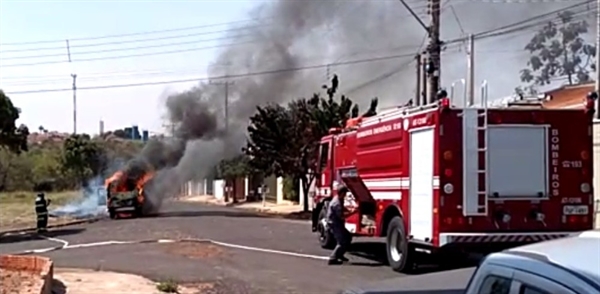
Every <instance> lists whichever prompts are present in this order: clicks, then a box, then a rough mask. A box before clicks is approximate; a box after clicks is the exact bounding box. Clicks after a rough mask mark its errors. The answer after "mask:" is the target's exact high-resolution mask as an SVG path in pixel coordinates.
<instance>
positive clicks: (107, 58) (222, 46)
mask: <svg viewBox="0 0 600 294" xmlns="http://www.w3.org/2000/svg"><path fill="white" fill-rule="evenodd" d="M255 42H256V41H248V42H241V43H232V44H220V45H214V46H208V47H200V48H190V49H180V50H170V51H160V52H149V53H140V54H128V55H118V56H105V57H95V58H86V59H79V60H73V62H84V61H98V60H111V59H122V58H131V57H143V56H154V55H166V54H175V53H185V52H193V51H201V50H208V49H217V48H224V47H231V46H239V45H245V44H250V43H255ZM68 62H69V61H68V60H61V61H46V62H34V63H16V64H4V65H2V67H4V68H5V67H25V66H35V65H44V64H59V63H68Z"/></svg>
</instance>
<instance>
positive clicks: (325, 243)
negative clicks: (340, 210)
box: [317, 205, 336, 249]
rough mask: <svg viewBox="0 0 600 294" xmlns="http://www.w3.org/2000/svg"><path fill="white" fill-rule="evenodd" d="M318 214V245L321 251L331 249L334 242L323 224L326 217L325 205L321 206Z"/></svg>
mask: <svg viewBox="0 0 600 294" xmlns="http://www.w3.org/2000/svg"><path fill="white" fill-rule="evenodd" d="M323 207H324V208H323V209H321V212H320V213H319V222H318V223H317V232H318V234H319V244H320V245H321V248H323V249H333V248H335V245H336V242H335V238H334V237H333V234H332V233H331V232H330V231H329V230H328V229H327V228H326V227H325V225H324V222H325V220H326V217H327V209H326V208H325V207H326V205H324V206H323Z"/></svg>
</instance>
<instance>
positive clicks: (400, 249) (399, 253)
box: [386, 216, 414, 273]
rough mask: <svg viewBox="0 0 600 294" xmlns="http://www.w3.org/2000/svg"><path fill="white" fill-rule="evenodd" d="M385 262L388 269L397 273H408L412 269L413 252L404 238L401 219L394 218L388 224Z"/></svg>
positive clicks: (404, 232)
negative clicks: (388, 266)
mask: <svg viewBox="0 0 600 294" xmlns="http://www.w3.org/2000/svg"><path fill="white" fill-rule="evenodd" d="M386 247H387V250H386V251H387V260H388V263H389V265H390V267H391V268H392V269H393V270H394V271H397V272H404V273H407V272H410V271H412V270H413V269H414V263H413V258H414V252H413V251H414V250H413V248H412V246H411V245H410V244H409V242H408V239H407V238H406V229H405V228H404V223H403V222H402V218H400V217H399V216H396V217H394V218H392V219H391V220H390V223H389V224H388V230H387V237H386Z"/></svg>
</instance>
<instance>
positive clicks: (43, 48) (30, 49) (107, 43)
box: [2, 26, 260, 54]
mask: <svg viewBox="0 0 600 294" xmlns="http://www.w3.org/2000/svg"><path fill="white" fill-rule="evenodd" d="M258 27H260V26H252V27H242V28H233V29H227V30H219V31H207V32H198V33H191V34H183V35H174V36H164V37H155V38H146V39H134V40H123V41H111V42H101V43H91V44H81V45H72V46H71V48H88V47H101V46H107V45H123V44H131V43H144V42H150V41H164V40H172V39H183V38H189V37H198V36H206V35H212V34H222V33H231V32H236V31H244V30H249V29H254V28H258ZM69 41H70V42H71V43H73V41H72V40H70V39H69ZM63 43H64V41H63ZM57 50H65V47H64V46H54V47H41V48H28V49H14V50H2V53H3V54H4V53H22V52H32V51H33V52H36V51H57Z"/></svg>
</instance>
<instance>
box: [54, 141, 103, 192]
mask: <svg viewBox="0 0 600 294" xmlns="http://www.w3.org/2000/svg"><path fill="white" fill-rule="evenodd" d="M62 159H63V167H64V168H65V170H66V172H68V173H71V174H72V175H73V176H74V177H75V178H77V179H78V180H79V183H80V184H81V185H82V186H86V184H87V181H88V180H89V179H90V178H91V177H92V176H94V175H98V174H100V173H101V172H102V170H103V169H105V168H106V161H105V159H104V152H103V150H102V149H101V148H100V146H99V145H98V144H97V143H96V142H94V141H92V140H91V138H90V136H89V135H86V134H82V135H79V134H73V135H71V136H70V137H68V138H67V139H66V140H65V141H64V143H63V158H62Z"/></svg>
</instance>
